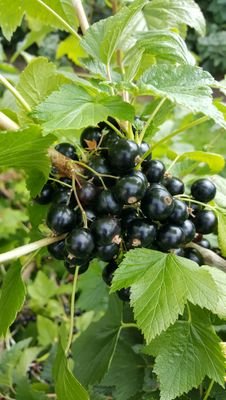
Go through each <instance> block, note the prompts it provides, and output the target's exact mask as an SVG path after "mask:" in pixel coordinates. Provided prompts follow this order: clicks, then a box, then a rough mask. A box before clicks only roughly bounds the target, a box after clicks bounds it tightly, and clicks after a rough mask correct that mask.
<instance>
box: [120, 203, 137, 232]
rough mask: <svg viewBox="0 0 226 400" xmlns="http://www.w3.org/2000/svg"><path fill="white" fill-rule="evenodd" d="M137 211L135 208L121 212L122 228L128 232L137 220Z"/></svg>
mask: <svg viewBox="0 0 226 400" xmlns="http://www.w3.org/2000/svg"><path fill="white" fill-rule="evenodd" d="M137 217H138V215H137V210H136V209H135V208H133V207H128V208H124V209H123V210H122V212H121V215H120V218H121V226H122V229H123V230H127V229H128V228H129V225H130V224H131V222H132V221H134V220H135V219H137Z"/></svg>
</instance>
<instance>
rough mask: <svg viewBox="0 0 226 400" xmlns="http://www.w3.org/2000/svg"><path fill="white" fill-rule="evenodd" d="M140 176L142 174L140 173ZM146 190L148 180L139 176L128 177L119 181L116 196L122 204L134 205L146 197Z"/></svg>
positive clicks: (115, 189) (115, 188)
mask: <svg viewBox="0 0 226 400" xmlns="http://www.w3.org/2000/svg"><path fill="white" fill-rule="evenodd" d="M140 174H142V173H141V172H140ZM142 175H143V174H142ZM143 176H144V175H143ZM146 189H147V180H146V179H145V178H144V179H143V178H142V177H141V176H139V175H138V174H137V175H136V174H134V175H127V176H124V177H123V178H121V179H119V180H118V181H117V183H116V185H115V187H114V194H115V196H116V198H117V199H118V201H120V202H121V203H122V204H134V203H137V202H138V201H139V200H141V199H142V198H143V197H144V195H145V192H146Z"/></svg>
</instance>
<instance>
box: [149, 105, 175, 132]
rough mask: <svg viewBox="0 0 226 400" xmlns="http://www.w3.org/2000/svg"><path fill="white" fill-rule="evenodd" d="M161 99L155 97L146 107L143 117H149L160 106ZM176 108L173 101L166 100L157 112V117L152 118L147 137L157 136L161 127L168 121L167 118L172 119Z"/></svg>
mask: <svg viewBox="0 0 226 400" xmlns="http://www.w3.org/2000/svg"><path fill="white" fill-rule="evenodd" d="M160 101H161V99H155V100H153V101H151V102H150V103H149V104H147V106H146V107H145V109H144V111H143V113H142V115H143V117H146V118H148V117H149V116H150V115H151V114H153V112H154V111H155V109H156V107H158V105H159V103H160ZM173 109H174V105H173V103H172V102H171V101H169V100H165V102H164V103H163V105H162V106H161V108H160V110H159V111H158V112H157V114H156V115H155V117H154V118H153V120H152V123H151V124H150V125H149V127H148V129H147V130H146V133H145V138H148V139H150V138H152V137H154V136H155V134H156V133H157V132H159V127H160V126H161V125H162V124H163V123H164V122H166V120H167V119H170V117H171V115H172V112H173Z"/></svg>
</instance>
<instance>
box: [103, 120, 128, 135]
mask: <svg viewBox="0 0 226 400" xmlns="http://www.w3.org/2000/svg"><path fill="white" fill-rule="evenodd" d="M105 123H106V124H107V125H108V126H110V128H112V129H113V130H114V131H115V132H116V133H117V135H118V136H120V137H121V138H122V139H124V138H125V136H124V135H123V134H122V133H121V132H120V130H119V129H118V128H116V126H114V125H113V124H112V123H111V122H109V121H105Z"/></svg>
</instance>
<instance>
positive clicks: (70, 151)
mask: <svg viewBox="0 0 226 400" xmlns="http://www.w3.org/2000/svg"><path fill="white" fill-rule="evenodd" d="M55 149H56V150H57V151H59V153H61V154H63V155H64V156H65V157H68V158H70V159H71V160H78V156H77V154H76V150H75V147H74V146H72V145H71V144H70V143H59V144H57V145H56V146H55Z"/></svg>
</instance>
